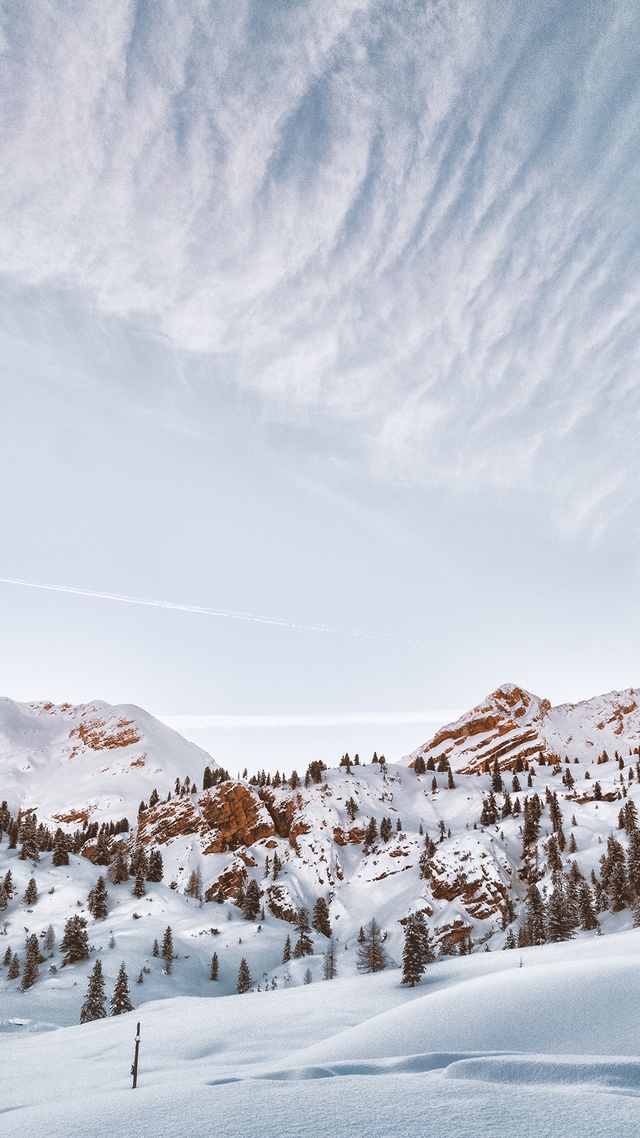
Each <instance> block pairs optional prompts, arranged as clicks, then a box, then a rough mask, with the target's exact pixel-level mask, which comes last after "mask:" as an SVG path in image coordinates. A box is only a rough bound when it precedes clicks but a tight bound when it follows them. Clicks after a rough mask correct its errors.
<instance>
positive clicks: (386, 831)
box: [380, 818, 392, 842]
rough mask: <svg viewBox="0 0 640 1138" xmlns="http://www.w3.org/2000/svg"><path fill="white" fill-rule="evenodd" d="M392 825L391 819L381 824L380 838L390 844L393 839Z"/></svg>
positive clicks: (386, 819) (385, 819)
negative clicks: (390, 839)
mask: <svg viewBox="0 0 640 1138" xmlns="http://www.w3.org/2000/svg"><path fill="white" fill-rule="evenodd" d="M391 832H392V825H391V819H390V818H383V819H382V821H381V823H380V837H381V838H382V841H383V842H388V841H389V838H390V837H391Z"/></svg>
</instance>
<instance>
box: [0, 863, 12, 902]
mask: <svg viewBox="0 0 640 1138" xmlns="http://www.w3.org/2000/svg"><path fill="white" fill-rule="evenodd" d="M2 884H3V885H4V888H5V890H6V893H7V897H8V898H9V900H11V898H12V897H13V878H12V876H11V870H10V869H8V870H7V872H6V873H5V875H4V881H3V883H2Z"/></svg>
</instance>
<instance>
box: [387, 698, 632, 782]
mask: <svg viewBox="0 0 640 1138" xmlns="http://www.w3.org/2000/svg"><path fill="white" fill-rule="evenodd" d="M639 699H640V691H638V690H637V689H634V688H627V690H626V691H622V692H617V691H616V692H609V693H608V694H607V695H601V696H596V697H595V698H594V699H587V700H584V701H583V702H581V703H564V704H560V706H558V707H552V706H551V704H550V703H549V700H547V699H540V697H539V696H537V695H532V694H531V693H530V692H527V691H524V690H523V689H522V688H519V687H517V686H516V685H515V684H504V685H503V686H502V687H500V688H498V689H497V690H496V691H494V692H492V693H491V695H489V696H487V698H486V699H485V700H483V701H482V703H481V704H479V705H478V707H474V708H473V710H472V711H469V712H467V714H466V715H463V716H461V718H460V719H457V720H456V722H455V723H450V724H448V725H447V726H446V727H443V728H442V729H441V730H440V731H438V732H437V733H436V734H435V735H434V736H433V738H432V739H431V740H430V741H429V742H428V743H425V744H424V746H423V747H419V748H418V750H417V751H414V752H413V754H412V755H410V756H409V760H408V761H409V762H410V763H411V764H413V763H414V762H415V760H416V759H417V758H418V756H419V755H421V756H422V757H423V758H424V759H425V760H426V759H428V758H429V756H433V758H434V759H435V760H436V762H437V761H438V760H439V759H440V758H442V756H443V755H446V757H447V759H448V760H449V762H450V763H451V766H452V768H453V770H454V771H458V772H460V773H471V772H473V771H477V770H481V769H482V768H483V766H484V765H485V764H486V763H487V762H489V763H492V764H493V762H494V761H495V760H496V759H497V760H498V764H499V766H500V768H501V769H510V768H512V767H513V766H514V764H515V762H516V760H517V759H518V758H520V759H532V760H533V761H534V762H539V761H540V759H544V760H545V761H546V762H547V763H549V762H551V763H555V762H561V761H562V760H563V759H565V758H569V759H570V760H573V759H576V758H577V759H578V760H579V761H580V762H587V763H589V762H591V760H592V759H593V757H594V755H595V754H599V753H601V752H602V751H603V750H606V751H608V752H610V753H611V754H613V753H614V751H616V750H619V749H620V748H628V747H630V746H631V747H632V748H633V747H636V746H637V745H638V744H639V743H640V707H639V705H638V701H639Z"/></svg>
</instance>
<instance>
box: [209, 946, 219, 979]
mask: <svg viewBox="0 0 640 1138" xmlns="http://www.w3.org/2000/svg"><path fill="white" fill-rule="evenodd" d="M218 968H219V965H218V953H217V952H214V954H213V956H212V957H211V971H210V972H209V979H210V980H217V979H218Z"/></svg>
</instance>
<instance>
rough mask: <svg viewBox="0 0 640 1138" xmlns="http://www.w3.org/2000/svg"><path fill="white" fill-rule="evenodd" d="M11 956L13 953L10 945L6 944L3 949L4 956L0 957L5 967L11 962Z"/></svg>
mask: <svg viewBox="0 0 640 1138" xmlns="http://www.w3.org/2000/svg"><path fill="white" fill-rule="evenodd" d="M12 956H13V953H12V952H11V947H10V946H7V948H6V950H5V954H4V957H3V959H2V963H3V964H4V966H5V968H8V966H9V965H10V964H11V958H12Z"/></svg>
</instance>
